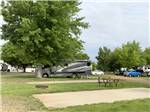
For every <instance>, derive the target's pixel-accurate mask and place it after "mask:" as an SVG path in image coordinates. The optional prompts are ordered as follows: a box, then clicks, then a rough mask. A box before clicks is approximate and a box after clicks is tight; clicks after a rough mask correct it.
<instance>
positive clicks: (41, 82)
mask: <svg viewBox="0 0 150 112" xmlns="http://www.w3.org/2000/svg"><path fill="white" fill-rule="evenodd" d="M106 77H111V78H114V79H120V80H126V81H131V82H139V83H145V84H150V79H146V78H145V79H144V78H141V77H124V76H114V75H108V76H107V75H106ZM86 82H97V80H68V81H33V82H27V84H55V83H86Z"/></svg>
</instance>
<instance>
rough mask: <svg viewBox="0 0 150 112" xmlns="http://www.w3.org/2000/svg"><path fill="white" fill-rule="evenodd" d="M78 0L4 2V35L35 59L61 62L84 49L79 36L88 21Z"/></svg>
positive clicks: (37, 61) (39, 61)
mask: <svg viewBox="0 0 150 112" xmlns="http://www.w3.org/2000/svg"><path fill="white" fill-rule="evenodd" d="M79 5H80V3H79V2H78V1H8V2H7V3H4V2H2V16H3V18H4V21H5V22H6V23H5V24H4V25H3V26H2V37H1V38H2V39H4V40H9V41H10V42H11V43H12V44H13V45H15V46H16V47H18V48H20V49H23V50H24V53H25V55H26V56H25V57H27V56H30V57H32V59H33V60H32V61H33V63H36V64H51V63H57V64H58V63H61V62H62V60H67V59H74V58H75V54H76V53H77V52H80V51H81V50H82V49H83V45H82V43H83V42H82V41H81V40H80V38H79V36H80V34H81V29H82V28H87V27H88V24H87V23H85V22H83V19H84V17H79V16H78V12H79V11H80V8H79V7H78V6H79Z"/></svg>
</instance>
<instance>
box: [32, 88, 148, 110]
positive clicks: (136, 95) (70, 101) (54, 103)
mask: <svg viewBox="0 0 150 112" xmlns="http://www.w3.org/2000/svg"><path fill="white" fill-rule="evenodd" d="M33 97H35V98H37V99H39V100H40V101H41V102H42V103H43V104H44V105H45V106H46V107H51V108H64V107H68V106H76V105H84V104H93V103H112V102H115V101H122V100H134V99H143V98H150V89H149V88H130V89H115V90H113V89H112V90H94V91H79V92H64V93H51V94H35V95H33Z"/></svg>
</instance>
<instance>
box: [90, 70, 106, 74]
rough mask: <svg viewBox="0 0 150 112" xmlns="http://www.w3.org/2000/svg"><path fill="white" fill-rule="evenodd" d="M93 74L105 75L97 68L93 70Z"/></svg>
mask: <svg viewBox="0 0 150 112" xmlns="http://www.w3.org/2000/svg"><path fill="white" fill-rule="evenodd" d="M92 75H104V72H103V71H100V70H95V71H92Z"/></svg>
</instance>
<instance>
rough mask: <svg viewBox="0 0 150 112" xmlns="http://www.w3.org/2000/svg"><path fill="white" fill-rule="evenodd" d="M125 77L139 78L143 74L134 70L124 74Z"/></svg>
mask: <svg viewBox="0 0 150 112" xmlns="http://www.w3.org/2000/svg"><path fill="white" fill-rule="evenodd" d="M124 75H125V76H129V77H139V76H141V75H142V73H141V72H139V71H136V70H132V71H127V72H124Z"/></svg>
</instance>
